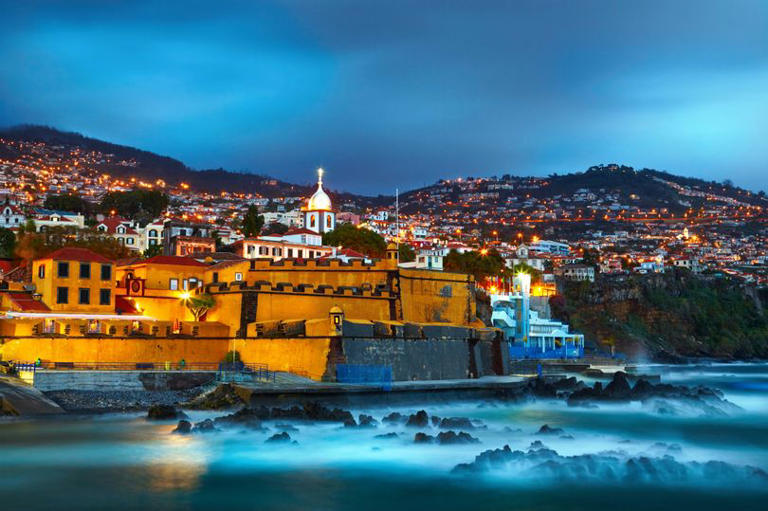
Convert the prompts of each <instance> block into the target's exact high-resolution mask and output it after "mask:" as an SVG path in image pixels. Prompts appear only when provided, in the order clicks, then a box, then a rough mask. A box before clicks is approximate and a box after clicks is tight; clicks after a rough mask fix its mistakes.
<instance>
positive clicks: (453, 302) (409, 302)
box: [399, 268, 476, 325]
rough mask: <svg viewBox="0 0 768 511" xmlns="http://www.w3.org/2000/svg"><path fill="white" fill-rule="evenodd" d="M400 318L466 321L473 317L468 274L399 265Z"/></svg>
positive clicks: (473, 308) (473, 311)
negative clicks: (401, 315) (408, 267)
mask: <svg viewBox="0 0 768 511" xmlns="http://www.w3.org/2000/svg"><path fill="white" fill-rule="evenodd" d="M399 280H400V293H401V296H402V306H403V320H404V321H413V322H419V323H431V322H438V323H455V324H459V325H467V324H469V323H470V322H471V321H472V320H473V319H474V318H475V314H476V311H475V299H474V295H473V287H474V284H473V281H472V277H470V276H468V275H463V274H458V273H445V272H439V271H426V270H405V269H402V268H401V269H400V279H399Z"/></svg>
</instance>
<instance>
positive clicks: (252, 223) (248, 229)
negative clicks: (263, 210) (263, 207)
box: [242, 205, 264, 237]
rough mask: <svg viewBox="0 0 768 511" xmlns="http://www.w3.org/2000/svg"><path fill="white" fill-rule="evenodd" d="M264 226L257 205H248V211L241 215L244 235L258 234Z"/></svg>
mask: <svg viewBox="0 0 768 511" xmlns="http://www.w3.org/2000/svg"><path fill="white" fill-rule="evenodd" d="M262 227H264V217H263V216H262V215H260V214H259V208H258V206H255V205H251V206H248V212H247V213H246V214H245V217H243V227H242V229H243V234H244V235H245V236H246V237H252V236H258V235H259V233H260V232H261V228H262Z"/></svg>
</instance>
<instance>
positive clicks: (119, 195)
mask: <svg viewBox="0 0 768 511" xmlns="http://www.w3.org/2000/svg"><path fill="white" fill-rule="evenodd" d="M167 207H168V196H167V195H165V194H164V193H163V192H161V191H158V190H142V189H139V188H137V189H135V190H131V191H129V192H109V193H108V194H106V195H105V196H104V198H103V199H102V200H101V204H100V205H99V210H100V211H101V212H102V213H104V214H112V213H113V212H114V213H115V214H118V215H120V216H124V217H126V218H131V219H134V220H143V221H147V222H148V221H150V220H153V219H155V218H157V217H158V216H160V214H161V213H162V212H163V210H165V208H167Z"/></svg>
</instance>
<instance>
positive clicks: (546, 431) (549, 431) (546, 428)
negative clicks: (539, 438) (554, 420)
mask: <svg viewBox="0 0 768 511" xmlns="http://www.w3.org/2000/svg"><path fill="white" fill-rule="evenodd" d="M536 434H537V435H564V434H565V431H564V430H563V429H562V428H553V427H550V425H549V424H544V425H543V426H542V427H540V428H539V430H538V431H537V432H536Z"/></svg>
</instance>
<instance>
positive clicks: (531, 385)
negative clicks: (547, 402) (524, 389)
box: [528, 378, 557, 398]
mask: <svg viewBox="0 0 768 511" xmlns="http://www.w3.org/2000/svg"><path fill="white" fill-rule="evenodd" d="M528 390H529V391H530V392H531V394H533V395H534V396H536V397H542V398H555V397H557V389H556V388H555V386H554V385H552V384H551V383H548V382H547V381H546V380H545V379H544V378H534V379H532V380H531V381H529V382H528Z"/></svg>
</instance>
